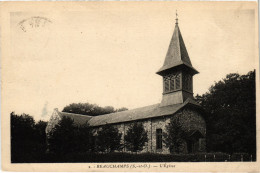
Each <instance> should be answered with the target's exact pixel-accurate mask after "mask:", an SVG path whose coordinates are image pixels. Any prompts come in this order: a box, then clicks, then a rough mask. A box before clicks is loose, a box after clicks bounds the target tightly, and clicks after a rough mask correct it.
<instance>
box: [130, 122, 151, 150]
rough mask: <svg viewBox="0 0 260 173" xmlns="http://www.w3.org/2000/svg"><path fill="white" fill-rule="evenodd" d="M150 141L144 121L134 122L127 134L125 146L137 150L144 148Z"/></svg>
mask: <svg viewBox="0 0 260 173" xmlns="http://www.w3.org/2000/svg"><path fill="white" fill-rule="evenodd" d="M147 141H148V138H147V132H146V131H145V129H144V126H143V124H142V123H137V122H135V123H133V124H131V125H130V127H129V129H128V130H127V132H126V135H125V146H126V148H127V149H128V150H129V151H132V152H137V151H140V150H142V149H143V146H144V145H145V143H146V142H147Z"/></svg>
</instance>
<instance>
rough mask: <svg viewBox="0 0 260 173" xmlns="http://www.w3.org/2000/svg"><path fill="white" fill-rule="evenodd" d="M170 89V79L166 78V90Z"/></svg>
mask: <svg viewBox="0 0 260 173" xmlns="http://www.w3.org/2000/svg"><path fill="white" fill-rule="evenodd" d="M168 91H170V80H169V78H165V79H164V92H168Z"/></svg>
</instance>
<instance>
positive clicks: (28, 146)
mask: <svg viewBox="0 0 260 173" xmlns="http://www.w3.org/2000/svg"><path fill="white" fill-rule="evenodd" d="M10 116H11V117H10V118H11V162H12V163H28V162H34V161H35V160H37V159H38V158H40V157H41V155H42V154H43V153H44V152H45V149H46V141H45V139H46V134H45V128H46V124H47V123H46V122H44V121H39V122H37V123H35V120H34V118H33V117H32V116H30V115H28V114H24V113H23V114H21V115H17V114H15V113H14V112H12V113H11V114H10Z"/></svg>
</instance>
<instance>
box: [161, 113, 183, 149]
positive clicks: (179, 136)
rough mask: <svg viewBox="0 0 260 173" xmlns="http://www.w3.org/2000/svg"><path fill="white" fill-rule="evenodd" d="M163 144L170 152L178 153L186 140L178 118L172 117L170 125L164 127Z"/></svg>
mask: <svg viewBox="0 0 260 173" xmlns="http://www.w3.org/2000/svg"><path fill="white" fill-rule="evenodd" d="M163 136H164V143H165V144H166V147H168V148H169V149H170V151H171V152H175V153H180V152H181V147H182V144H183V142H184V140H186V136H187V135H186V133H185V131H184V130H183V127H182V124H181V122H180V117H172V118H171V119H170V123H169V124H168V125H166V133H163Z"/></svg>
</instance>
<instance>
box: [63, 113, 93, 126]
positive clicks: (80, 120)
mask: <svg viewBox="0 0 260 173" xmlns="http://www.w3.org/2000/svg"><path fill="white" fill-rule="evenodd" d="M58 114H59V115H60V116H61V117H63V116H65V117H69V118H71V119H73V121H74V122H73V123H74V124H75V125H84V124H85V123H87V122H88V121H89V120H90V119H91V118H92V116H89V115H81V114H73V113H67V112H58Z"/></svg>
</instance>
